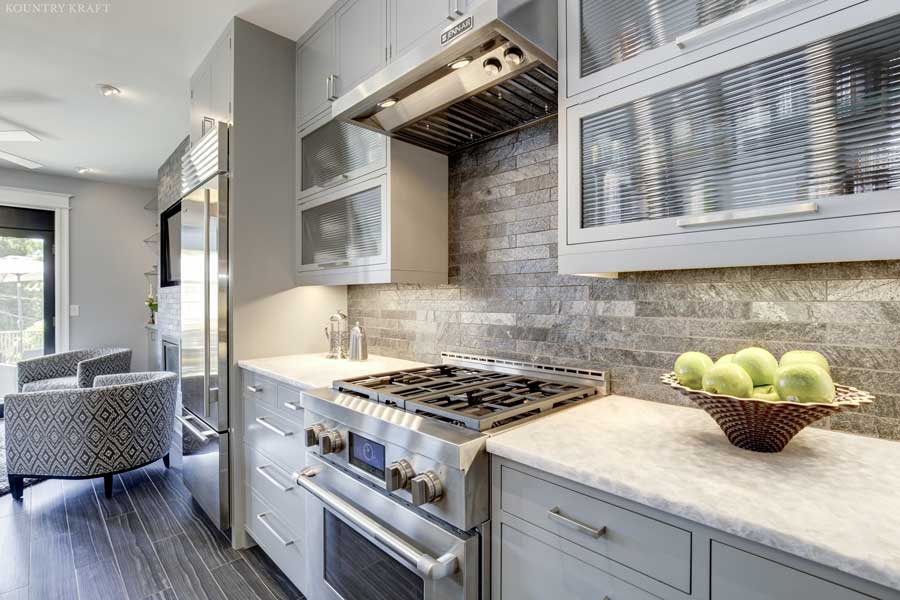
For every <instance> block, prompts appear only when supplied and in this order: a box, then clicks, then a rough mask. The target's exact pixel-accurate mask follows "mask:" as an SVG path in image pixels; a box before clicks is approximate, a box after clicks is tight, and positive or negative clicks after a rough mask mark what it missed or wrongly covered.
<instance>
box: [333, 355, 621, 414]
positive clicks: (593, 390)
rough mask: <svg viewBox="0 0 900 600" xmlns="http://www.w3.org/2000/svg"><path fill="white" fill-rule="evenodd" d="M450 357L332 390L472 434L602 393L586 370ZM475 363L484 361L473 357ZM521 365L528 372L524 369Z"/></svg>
mask: <svg viewBox="0 0 900 600" xmlns="http://www.w3.org/2000/svg"><path fill="white" fill-rule="evenodd" d="M448 356H449V357H450V358H455V359H456V361H455V362H456V364H440V365H429V366H425V367H418V368H414V369H404V370H401V371H390V372H387V373H377V374H373V375H364V376H361V377H354V378H351V379H344V380H338V381H335V382H334V384H333V386H332V387H333V388H334V389H335V390H338V391H340V392H344V393H348V394H353V395H357V396H361V397H364V398H367V399H369V400H372V401H375V402H379V403H381V404H386V405H388V406H393V407H396V408H399V409H402V410H405V411H407V412H410V413H414V414H417V415H421V416H424V417H429V418H433V419H437V420H439V421H443V422H447V423H451V424H454V425H458V426H461V427H465V428H467V429H473V430H475V431H486V430H489V429H493V428H496V427H500V426H503V425H507V424H509V423H513V422H516V421H519V420H522V419H525V418H528V417H532V416H537V415H539V414H540V413H542V412H547V411H550V410H553V409H556V408H561V407H563V406H567V405H570V404H573V403H575V402H579V401H581V400H586V399H588V398H591V397H593V396H596V395H597V394H598V393H601V392H603V391H605V389H601V387H603V386H601V385H598V382H597V381H592V379H594V378H595V377H596V374H595V373H592V372H588V371H584V370H576V369H568V368H565V367H546V366H536V365H525V364H524V363H519V362H516V361H503V360H497V359H490V360H491V362H489V363H484V364H485V365H486V366H489V367H490V368H489V369H483V368H478V367H473V366H468V365H467V364H465V363H466V362H467V361H466V360H465V359H462V357H460V356H459V355H457V356H453V355H444V358H445V359H447V358H448ZM465 358H469V357H465ZM476 359H477V360H481V361H483V360H484V359H481V358H480V357H472V360H476ZM522 366H528V367H532V368H531V369H525V370H523V369H522V368H521V367H522ZM535 367H537V368H535ZM494 369H497V370H494ZM538 369H543V370H544V371H546V372H547V373H548V376H547V378H544V377H543V376H541V377H536V376H534V373H535V372H537V373H539V374H541V375H543V371H539V370H538ZM590 375H594V376H595V377H589V376H590ZM554 376H555V377H554ZM602 383H603V384H605V381H603V382H602Z"/></svg>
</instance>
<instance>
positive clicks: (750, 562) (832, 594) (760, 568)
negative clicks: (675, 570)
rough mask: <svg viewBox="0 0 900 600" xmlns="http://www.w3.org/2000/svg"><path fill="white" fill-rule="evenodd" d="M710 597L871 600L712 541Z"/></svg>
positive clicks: (728, 599)
mask: <svg viewBox="0 0 900 600" xmlns="http://www.w3.org/2000/svg"><path fill="white" fill-rule="evenodd" d="M710 560H711V564H710V571H711V573H710V594H709V597H710V600H772V599H776V600H788V599H790V600H872V596H867V595H863V594H860V593H858V592H854V591H853V590H850V589H848V588H845V587H843V586H840V585H837V584H835V583H831V582H830V581H825V580H824V579H819V578H818V577H814V576H813V575H809V574H808V573H804V572H802V571H797V570H795V569H791V568H790V567H786V566H784V565H782V564H779V563H776V562H773V561H771V560H768V559H765V558H762V557H759V556H756V555H755V554H750V553H749V552H744V551H742V550H738V549H737V548H732V547H731V546H727V545H725V544H722V543H720V542H716V541H713V542H711V548H710Z"/></svg>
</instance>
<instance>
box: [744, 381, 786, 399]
mask: <svg viewBox="0 0 900 600" xmlns="http://www.w3.org/2000/svg"><path fill="white" fill-rule="evenodd" d="M750 397H751V398H756V399H757V400H768V401H769V402H778V401H779V400H781V398H780V397H779V396H778V392H776V391H775V386H774V385H759V386H756V387H755V388H753V393H752V394H751V396H750Z"/></svg>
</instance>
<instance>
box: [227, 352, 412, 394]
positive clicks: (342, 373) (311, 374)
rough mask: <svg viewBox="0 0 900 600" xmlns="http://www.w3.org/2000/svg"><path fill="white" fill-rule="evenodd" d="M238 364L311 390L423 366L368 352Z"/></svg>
mask: <svg viewBox="0 0 900 600" xmlns="http://www.w3.org/2000/svg"><path fill="white" fill-rule="evenodd" d="M238 366H239V367H240V368H242V369H247V370H248V371H253V372H254V373H259V374H260V375H263V376H265V377H271V378H272V379H275V380H276V381H280V382H281V383H284V384H287V385H292V386H295V387H298V388H300V389H304V390H311V389H313V388H320V387H331V383H332V382H333V381H334V380H335V379H344V378H347V377H356V376H357V375H367V374H369V373H381V372H384V371H396V370H398V369H412V368H413V367H421V366H423V363H418V362H412V361H409V360H403V359H400V358H389V357H387V356H375V355H372V354H370V355H369V359H368V360H364V361H349V360H345V359H341V360H336V359H331V358H325V353H324V352H323V353H320V354H292V355H289V356H273V357H271V358H254V359H250V360H241V361H238Z"/></svg>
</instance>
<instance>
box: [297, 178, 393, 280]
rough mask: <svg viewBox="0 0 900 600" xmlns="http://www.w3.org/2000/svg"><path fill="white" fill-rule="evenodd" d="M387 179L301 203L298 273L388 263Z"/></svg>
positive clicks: (372, 180)
mask: <svg viewBox="0 0 900 600" xmlns="http://www.w3.org/2000/svg"><path fill="white" fill-rule="evenodd" d="M385 186H386V178H385V177H383V176H382V177H378V178H375V179H371V180H368V181H364V182H360V183H357V184H353V185H350V186H345V187H342V189H341V190H340V191H336V192H334V193H330V194H326V195H325V196H324V197H322V198H319V199H316V200H312V201H310V202H308V203H305V204H301V205H300V207H299V210H298V230H299V231H298V234H299V244H298V253H299V267H298V270H299V271H313V270H322V269H338V268H345V267H354V266H362V265H369V264H380V263H384V262H385V261H386V252H387V251H386V248H385V245H386V240H387V223H386V206H385V199H386V195H385Z"/></svg>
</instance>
